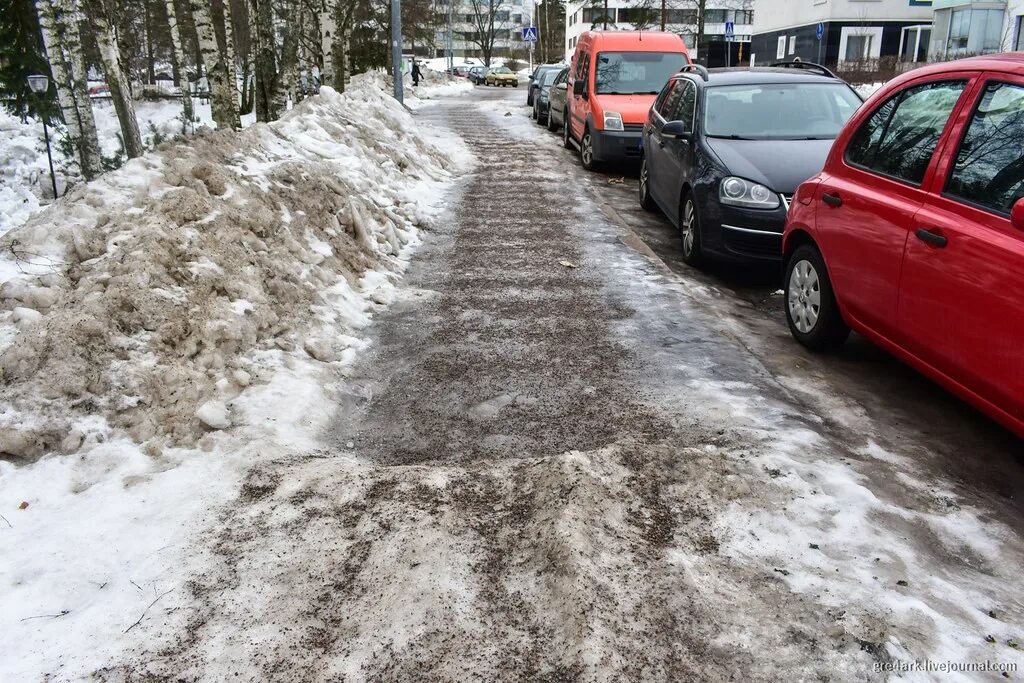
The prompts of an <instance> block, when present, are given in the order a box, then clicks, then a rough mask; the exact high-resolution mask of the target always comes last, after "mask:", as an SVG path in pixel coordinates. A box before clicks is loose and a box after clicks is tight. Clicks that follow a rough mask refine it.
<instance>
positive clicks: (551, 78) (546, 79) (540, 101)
mask: <svg viewBox="0 0 1024 683" xmlns="http://www.w3.org/2000/svg"><path fill="white" fill-rule="evenodd" d="M568 71H569V69H568V68H566V67H562V68H561V69H559V70H558V71H555V70H554V69H549V70H547V71H545V72H544V74H543V75H542V76H541V77H540V81H538V85H539V87H538V90H537V95H536V97H534V99H533V118H534V119H536V121H537V124H538V125H541V126H546V125H547V123H548V117H549V114H548V109H549V102H550V100H549V96H550V91H551V87H552V86H553V85H554V83H555V79H557V78H559V77H560V76H564V75H565V74H566V73H567V72H568ZM563 81H564V79H563Z"/></svg>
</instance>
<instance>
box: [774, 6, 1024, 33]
mask: <svg viewBox="0 0 1024 683" xmlns="http://www.w3.org/2000/svg"><path fill="white" fill-rule="evenodd" d="M1018 1H1019V0H1018ZM865 19H868V20H872V21H922V22H925V23H927V22H930V21H931V19H932V8H931V7H928V6H922V7H916V6H911V4H910V0H756V2H755V3H754V33H767V32H769V31H782V30H785V29H788V28H793V27H795V26H807V25H808V24H814V23H817V22H819V21H862V20H865Z"/></svg>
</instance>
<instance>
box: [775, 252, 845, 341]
mask: <svg viewBox="0 0 1024 683" xmlns="http://www.w3.org/2000/svg"><path fill="white" fill-rule="evenodd" d="M785 295H786V296H785V301H786V320H787V322H789V331H790V332H791V333H792V334H793V338H794V339H796V340H797V341H798V342H800V343H801V344H803V345H804V346H806V347H807V348H809V349H811V350H812V351H827V350H829V349H834V348H837V347H839V346H841V345H842V343H843V342H845V341H846V338H847V337H848V336H850V328H849V327H848V326H847V325H846V323H845V322H844V321H843V316H842V314H841V313H840V312H839V305H838V304H837V303H836V297H835V294H834V293H833V291H832V281H831V280H830V279H829V276H828V270H827V269H826V268H825V259H823V258H822V256H821V252H820V251H818V248H817V247H815V246H814V245H813V244H803V245H801V246H799V247H797V249H796V251H794V252H793V255H792V256H790V257H789V261H788V262H787V263H786V291H785Z"/></svg>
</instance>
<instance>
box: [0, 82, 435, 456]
mask: <svg viewBox="0 0 1024 683" xmlns="http://www.w3.org/2000/svg"><path fill="white" fill-rule="evenodd" d="M451 168H452V162H451V160H450V159H449V157H448V156H446V155H445V154H444V153H443V152H441V151H440V150H438V149H437V148H436V147H434V146H433V145H430V144H429V143H428V142H426V141H425V140H424V139H423V138H422V137H420V136H418V135H417V134H416V133H415V127H414V125H413V124H412V121H411V119H410V118H409V116H408V114H407V113H406V112H405V111H404V110H403V109H402V108H401V106H400V105H398V104H397V103H395V102H393V101H392V100H391V99H390V98H388V97H387V96H386V95H384V94H383V93H382V92H381V91H380V90H379V89H378V88H377V86H376V84H375V82H374V81H373V80H372V79H366V80H365V81H364V82H363V83H362V84H361V85H360V84H357V85H356V87H355V93H354V94H353V95H351V96H339V95H337V94H336V93H334V92H333V91H331V90H325V92H324V94H323V95H322V96H321V97H319V98H316V99H313V100H310V101H308V102H304V103H303V104H301V105H299V106H298V107H297V108H295V109H294V110H293V111H292V112H290V113H289V114H288V115H286V116H285V117H284V118H283V119H282V120H281V121H279V122H277V123H275V124H273V125H271V126H266V125H259V126H254V127H252V128H250V129H247V130H246V131H244V132H242V133H235V132H232V131H220V132H207V133H203V134H201V135H200V136H199V138H198V139H197V140H195V142H194V143H191V144H184V143H175V144H170V145H167V146H165V147H163V148H162V149H161V151H160V153H158V154H153V155H147V156H145V157H143V158H141V159H137V160H133V161H131V162H130V163H128V164H127V165H126V166H125V167H124V168H122V169H121V170H119V171H117V172H115V173H112V174H109V175H108V176H105V177H103V178H102V179H100V180H99V181H98V182H95V183H91V184H88V185H85V186H82V187H80V188H78V189H76V190H74V191H73V192H72V195H71V196H70V197H69V199H68V201H65V202H61V203H60V204H59V205H58V206H55V207H53V208H52V209H51V210H49V211H47V212H45V213H43V214H40V215H39V216H37V217H35V218H34V219H32V220H30V221H29V222H28V223H27V224H25V225H24V226H23V227H22V228H20V229H17V230H14V231H12V232H11V233H10V234H8V235H7V236H6V237H5V238H4V239H3V240H2V241H0V245H2V250H3V252H5V254H6V255H7V257H8V258H7V262H8V268H7V270H8V272H10V271H11V270H12V266H13V267H14V268H17V269H19V271H24V273H22V272H19V273H18V274H17V275H14V276H12V277H10V278H9V279H7V281H6V282H4V283H3V285H2V286H0V304H2V305H3V307H4V308H6V309H8V310H9V311H11V313H8V314H5V315H4V316H3V318H2V319H0V320H2V322H0V324H6V325H16V326H18V328H19V331H18V333H17V335H16V336H14V337H13V338H12V339H11V342H12V343H10V344H9V345H8V346H7V348H5V349H3V351H2V353H0V372H2V373H3V379H4V382H5V383H6V385H7V390H6V392H5V396H4V397H3V402H2V404H0V406H2V407H0V452H3V453H6V454H7V455H9V456H14V457H17V458H35V457H38V456H40V455H42V454H44V453H47V452H50V451H53V450H55V449H60V450H61V451H63V452H65V453H71V452H74V451H77V450H78V449H79V448H80V447H81V446H82V445H83V443H95V442H97V441H100V440H103V439H105V438H108V437H109V436H110V435H111V434H112V430H113V429H119V430H123V431H126V432H127V433H129V434H130V435H131V436H132V437H133V438H134V439H135V440H137V441H140V442H148V441H151V440H153V441H154V442H155V443H157V444H174V445H179V446H190V445H193V444H195V443H196V442H197V440H198V439H199V438H200V437H202V435H203V434H204V433H205V432H206V430H207V428H209V427H211V426H214V425H211V421H209V420H204V419H202V416H201V415H200V414H198V413H197V410H198V409H199V408H200V406H203V405H204V404H206V403H207V402H209V401H211V400H219V401H225V402H226V401H230V400H231V399H232V398H234V397H235V396H236V395H237V394H238V393H239V392H240V391H241V390H242V389H244V385H243V384H241V383H240V382H239V381H238V375H237V373H238V371H243V372H248V371H249V367H250V365H251V363H252V361H251V360H249V359H247V358H245V355H246V354H247V353H248V352H249V351H252V350H255V349H261V350H268V349H279V350H283V351H285V352H290V351H292V350H293V349H303V350H305V352H307V353H309V355H311V356H313V357H314V358H317V359H318V360H322V361H331V360H334V359H335V358H337V357H338V356H339V354H340V351H341V349H340V348H337V343H336V341H335V340H319V339H313V338H312V337H311V335H314V334H315V333H314V332H311V331H310V330H308V329H307V328H308V323H309V322H310V319H311V317H313V316H314V313H313V312H314V311H315V310H316V309H317V308H318V307H325V306H327V307H330V306H332V305H333V304H334V303H335V302H337V301H339V300H345V299H351V298H352V297H353V296H354V295H353V288H354V286H355V285H356V280H357V279H358V277H359V276H360V275H361V274H362V273H364V272H365V271H367V270H370V269H375V268H383V269H386V270H394V269H395V266H394V265H393V264H391V263H390V262H391V261H393V260H394V259H395V258H396V257H397V256H398V254H399V252H400V251H401V249H402V248H403V246H405V245H406V244H408V243H409V242H410V241H412V240H413V239H414V237H415V231H416V227H417V226H418V225H421V224H422V223H424V222H425V220H426V218H427V216H426V214H425V213H424V212H423V210H422V209H421V207H420V206H419V205H417V203H416V202H415V201H413V199H412V197H411V196H410V193H409V191H408V185H409V183H410V182H412V181H415V180H431V181H439V180H441V179H443V178H445V177H446V175H447V174H448V172H449V171H450V170H451ZM15 308H20V309H30V310H34V311H38V312H39V313H42V314H44V315H43V316H42V317H40V318H38V319H36V318H33V319H31V320H30V321H28V322H24V323H15V322H14V320H13V317H14V314H13V311H14V309H15ZM85 418H89V419H88V421H87V424H88V425H89V426H88V428H86V427H84V426H83V424H86V420H85ZM214 422H215V423H216V424H217V425H220V426H227V420H215V421H214Z"/></svg>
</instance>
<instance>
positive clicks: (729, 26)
mask: <svg viewBox="0 0 1024 683" xmlns="http://www.w3.org/2000/svg"><path fill="white" fill-rule="evenodd" d="M735 37H736V24H735V22H732V21H727V22H725V39H726V40H732V39H733V38H735Z"/></svg>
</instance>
